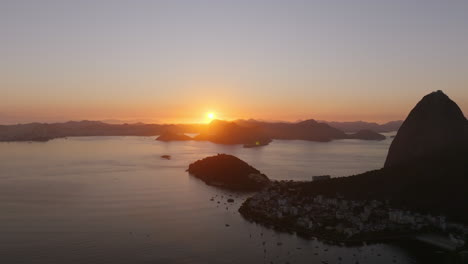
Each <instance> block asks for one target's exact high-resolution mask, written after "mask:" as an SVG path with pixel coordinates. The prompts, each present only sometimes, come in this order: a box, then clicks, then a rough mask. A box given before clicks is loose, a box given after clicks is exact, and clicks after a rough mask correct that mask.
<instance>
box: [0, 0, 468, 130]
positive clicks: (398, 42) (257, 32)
mask: <svg viewBox="0 0 468 264" xmlns="http://www.w3.org/2000/svg"><path fill="white" fill-rule="evenodd" d="M105 2H106V1H90V0H83V1H71V2H70V1H63V2H62V1H48V0H45V1H3V2H1V3H0V43H2V45H0V57H1V58H2V59H1V60H0V95H1V97H2V102H1V104H0V124H12V123H13V124H14V123H26V122H33V121H37V122H61V121H68V120H83V119H88V120H121V121H127V122H136V121H144V122H156V123H180V122H190V123H192V122H206V120H205V116H206V113H207V112H215V113H216V114H217V116H218V117H219V118H222V119H237V118H255V119H263V120H284V121H297V120H301V119H309V118H314V119H317V120H334V121H355V120H365V121H376V122H386V121H391V120H398V119H404V118H405V117H406V115H407V114H408V112H409V111H410V109H411V108H412V107H413V106H414V105H415V104H416V103H417V102H418V101H419V100H420V99H421V98H422V96H424V95H425V94H428V93H430V92H432V91H435V90H443V91H444V92H445V93H446V94H447V95H449V96H450V97H451V98H452V99H453V100H454V101H455V102H457V103H458V104H459V106H460V107H461V108H462V110H463V111H464V112H465V114H466V113H467V111H468V88H467V85H468V74H466V73H467V72H468V52H466V51H467V49H466V47H468V34H467V28H468V16H467V15H466V14H467V13H468V2H467V1H453V2H443V1H441V2H437V1H429V2H425V3H424V4H422V3H420V2H419V3H418V1H416V2H412V1H404V0H395V1H384V2H380V1H379V2H378V3H377V2H375V1H367V0H358V1H342V2H341V3H340V4H336V3H333V2H334V1H294V0H293V1H288V3H286V2H284V1H271V0H269V1H265V0H249V1H243V0H239V1H200V2H199V3H195V1H183V0H172V1H144V2H134V1H126V0H115V1H113V4H112V5H108V4H106V3H105Z"/></svg>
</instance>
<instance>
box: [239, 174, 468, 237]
mask: <svg viewBox="0 0 468 264" xmlns="http://www.w3.org/2000/svg"><path fill="white" fill-rule="evenodd" d="M296 187H297V183H294V182H276V183H274V184H272V185H271V186H270V187H269V188H268V189H266V190H263V191H261V192H259V193H257V194H256V195H255V196H253V197H251V198H249V199H248V200H247V201H246V202H245V203H244V205H243V207H244V208H242V210H241V212H243V214H250V215H253V216H256V218H260V219H263V220H267V221H268V222H271V223H272V224H274V225H287V227H288V229H294V230H296V231H298V232H302V233H310V234H314V235H326V236H328V237H330V236H331V237H333V238H336V239H339V240H350V239H359V238H363V237H366V238H367V239H369V238H372V236H375V237H374V239H379V235H380V236H382V237H385V236H398V235H406V234H410V233H415V232H418V231H441V232H447V233H448V232H450V231H453V230H454V229H453V228H454V224H451V223H448V222H447V221H446V219H445V217H443V216H432V215H423V214H419V213H414V212H410V211H403V210H398V209H394V208H391V207H390V206H389V203H388V202H381V201H376V200H371V201H356V200H345V199H343V198H340V197H324V196H322V195H317V196H306V195H301V194H300V192H299V191H298V190H297V189H296ZM254 218H255V217H254ZM460 227H462V228H464V226H462V225H460ZM463 232H466V233H465V236H466V235H467V234H468V230H467V229H466V228H465V230H464V231H463ZM456 233H457V234H458V235H460V234H463V233H460V230H459V229H458V230H457V231H456Z"/></svg>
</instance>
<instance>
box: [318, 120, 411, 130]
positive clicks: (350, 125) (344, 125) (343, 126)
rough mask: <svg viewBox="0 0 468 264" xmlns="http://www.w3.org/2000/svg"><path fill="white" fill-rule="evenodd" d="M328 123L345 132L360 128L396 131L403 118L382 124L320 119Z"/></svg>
mask: <svg viewBox="0 0 468 264" xmlns="http://www.w3.org/2000/svg"><path fill="white" fill-rule="evenodd" d="M320 122H323V123H326V124H329V125H330V126H332V127H335V128H338V129H340V130H343V131H344V132H346V133H354V132H358V131H360V130H372V131H374V132H377V133H385V132H393V131H398V129H399V128H400V126H401V124H403V120H398V121H391V122H388V123H384V124H377V123H373V122H364V121H354V122H335V121H320Z"/></svg>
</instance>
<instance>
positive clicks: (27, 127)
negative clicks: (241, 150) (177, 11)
mask: <svg viewBox="0 0 468 264" xmlns="http://www.w3.org/2000/svg"><path fill="white" fill-rule="evenodd" d="M184 133H193V134H199V135H198V136H196V137H194V138H191V137H189V136H187V135H184ZM156 135H160V136H159V137H158V140H160V141H185V140H198V141H211V142H214V143H217V144H244V146H245V147H258V146H264V145H268V143H270V142H271V140H272V139H290V140H308V141H319V142H327V141H331V140H337V139H349V138H353V139H362V140H381V139H384V136H383V135H380V134H378V133H377V132H375V131H370V130H364V131H359V132H357V133H355V134H347V133H345V132H343V131H341V130H339V129H337V128H334V127H332V126H330V125H328V124H325V123H320V122H317V121H315V120H313V119H310V120H306V121H301V122H297V123H287V122H263V121H256V120H236V121H233V122H229V121H221V120H213V121H212V122H211V123H209V124H143V123H137V124H107V123H104V122H100V121H86V120H85V121H79V122H75V121H70V122H66V123H52V124H47V123H30V124H18V125H3V126H2V125H0V141H48V140H51V139H54V138H63V137H78V136H156Z"/></svg>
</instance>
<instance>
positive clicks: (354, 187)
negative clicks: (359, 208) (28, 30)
mask: <svg viewBox="0 0 468 264" xmlns="http://www.w3.org/2000/svg"><path fill="white" fill-rule="evenodd" d="M467 128H468V121H467V120H466V118H465V117H464V115H463V113H462V112H461V110H460V108H459V107H458V106H457V105H456V103H454V102H453V101H452V100H450V99H449V98H448V96H446V95H445V94H444V93H443V92H441V91H437V92H434V93H431V94H429V95H427V96H425V97H424V98H423V99H422V100H421V101H420V102H419V103H418V104H417V105H416V107H415V108H414V109H413V110H412V111H411V112H410V114H409V116H408V118H407V119H406V120H405V121H404V123H403V125H402V127H401V128H400V130H399V131H398V133H397V135H396V137H395V140H394V141H393V142H392V144H391V146H390V150H389V154H388V156H387V161H386V163H385V167H384V168H382V169H380V170H375V171H369V172H365V173H362V174H358V175H354V176H348V177H340V178H332V179H330V180H323V181H313V182H303V183H298V184H297V185H295V187H296V188H297V192H296V193H295V195H296V194H297V195H303V196H304V197H307V196H309V197H310V196H315V195H324V196H326V197H337V196H340V197H344V199H348V200H367V201H370V200H380V201H389V202H390V205H391V206H393V207H395V208H402V209H411V210H415V211H417V212H425V213H431V214H435V215H437V214H442V215H445V216H448V217H449V218H450V219H452V220H456V221H460V222H463V223H467V224H468V214H467V212H468V195H467V189H466V188H467V186H468V143H467V142H468V129H467Z"/></svg>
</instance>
